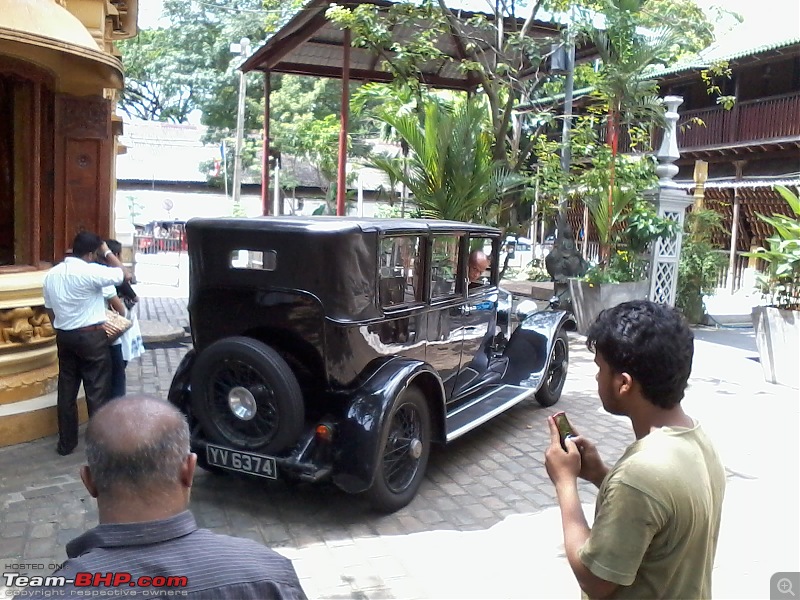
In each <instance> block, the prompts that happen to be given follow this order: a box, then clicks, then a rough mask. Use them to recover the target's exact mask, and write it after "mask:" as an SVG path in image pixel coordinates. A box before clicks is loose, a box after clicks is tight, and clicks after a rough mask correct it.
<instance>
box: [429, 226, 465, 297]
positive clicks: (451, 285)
mask: <svg viewBox="0 0 800 600" xmlns="http://www.w3.org/2000/svg"><path fill="white" fill-rule="evenodd" d="M458 246H459V238H458V237H457V236H451V235H448V236H436V237H434V238H433V244H432V246H431V281H430V284H431V299H433V300H436V299H437V298H446V297H447V296H453V295H455V294H456V290H457V287H458V286H457V281H458ZM461 289H464V288H463V287H462V288H461Z"/></svg>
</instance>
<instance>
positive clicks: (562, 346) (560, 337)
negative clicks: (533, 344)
mask: <svg viewBox="0 0 800 600" xmlns="http://www.w3.org/2000/svg"><path fill="white" fill-rule="evenodd" d="M568 368H569V341H568V339H567V332H566V331H564V330H563V329H561V330H559V332H558V334H557V335H556V338H555V340H553V348H552V349H551V350H550V357H549V360H548V364H547V372H546V373H545V376H544V381H542V386H541V387H540V388H539V391H537V392H536V401H537V402H538V403H539V404H541V405H542V406H552V405H553V404H555V403H556V402H558V400H559V398H561V392H562V391H563V389H564V383H565V382H566V381H567V371H568Z"/></svg>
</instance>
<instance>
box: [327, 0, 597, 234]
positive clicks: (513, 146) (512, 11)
mask: <svg viewBox="0 0 800 600" xmlns="http://www.w3.org/2000/svg"><path fill="white" fill-rule="evenodd" d="M583 3H584V2H573V4H583ZM569 4H570V3H568V2H566V1H562V0H558V1H556V0H541V1H537V2H535V3H533V4H532V5H527V6H525V7H521V6H518V5H517V4H515V3H497V4H496V5H495V6H496V7H497V11H496V14H495V15H492V18H487V17H486V16H484V15H476V16H474V17H473V18H471V19H470V21H469V22H468V23H467V24H466V25H465V23H464V22H462V21H461V20H460V19H459V18H458V15H457V14H456V12H455V11H453V10H451V9H449V8H448V7H447V6H446V5H445V2H444V0H438V1H436V2H433V1H430V0H428V1H425V2H422V3H421V4H417V3H411V2H407V3H398V4H395V5H392V6H390V7H388V8H386V7H381V8H379V7H377V6H375V5H370V4H362V5H358V6H356V7H354V8H348V7H344V6H334V7H332V8H331V9H330V10H329V11H328V16H329V17H330V18H331V19H332V20H333V21H334V23H336V24H337V25H339V26H340V27H342V28H348V29H350V30H351V31H352V33H353V45H354V46H357V47H362V48H366V49H368V50H369V51H370V52H372V53H374V54H376V55H377V56H378V57H379V60H381V62H382V64H383V65H384V67H385V68H386V69H387V70H389V72H391V73H392V74H393V75H394V77H395V81H396V82H397V84H398V85H399V86H400V87H401V88H403V89H407V90H411V92H412V96H417V99H416V103H417V104H420V103H421V102H420V98H421V97H422V96H423V93H422V87H423V86H422V84H421V82H420V80H421V73H422V69H423V65H424V64H425V63H428V62H430V61H431V60H439V61H451V62H453V63H455V65H456V66H457V68H458V69H459V71H460V72H461V73H462V74H464V75H467V74H469V75H470V76H471V77H472V78H473V79H474V81H475V83H476V84H477V85H478V86H479V87H478V90H479V92H480V93H481V94H482V95H483V96H484V98H485V99H486V104H487V106H488V111H489V123H490V128H489V134H490V142H491V147H490V151H491V156H492V159H493V160H494V161H497V162H499V163H502V164H503V165H504V167H505V168H506V169H507V170H508V171H510V172H515V173H520V174H524V173H526V172H527V171H528V168H529V166H530V163H531V158H532V152H533V146H534V140H533V139H532V137H531V135H530V130H529V129H528V128H526V127H524V126H523V123H522V120H521V119H517V118H514V108H515V107H516V106H517V105H518V104H519V103H520V102H521V101H527V100H528V99H529V98H531V97H532V96H533V95H534V94H535V93H536V90H538V89H539V88H540V86H541V85H542V83H543V82H544V81H546V80H547V75H546V74H545V70H544V66H545V61H546V58H547V56H548V55H549V54H550V52H551V44H552V43H553V42H554V41H556V42H557V41H558V36H554V38H551V39H542V38H540V37H538V36H536V37H535V36H533V35H532V31H533V26H534V23H535V20H536V19H537V18H543V17H542V14H541V12H542V10H543V9H549V10H564V9H566V8H568V6H569ZM523 11H524V12H523ZM520 15H525V17H524V18H520ZM498 23H502V24H503V26H502V28H499V27H498V26H497V24H498ZM409 27H412V28H414V30H415V32H416V35H414V36H412V37H411V39H410V40H409V41H407V42H405V43H398V42H396V41H394V40H393V32H394V31H396V30H401V29H403V28H409ZM452 39H455V40H456V45H457V46H458V47H459V48H461V49H462V54H461V56H460V57H457V58H452V57H446V56H444V55H443V54H442V52H441V50H440V48H441V47H443V45H444V43H445V42H447V43H449V42H450V41H451V40H452ZM529 202H530V198H529V195H526V194H524V193H523V191H522V190H518V191H517V192H516V193H514V194H511V195H508V196H506V197H505V198H504V199H503V201H502V202H501V203H500V206H499V207H498V208H499V210H498V217H499V223H500V224H501V225H502V226H505V227H510V228H512V229H517V228H519V224H520V221H521V220H523V219H522V217H521V215H522V214H523V213H524V212H525V209H524V206H525V205H526V204H528V203H529Z"/></svg>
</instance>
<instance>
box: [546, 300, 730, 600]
mask: <svg viewBox="0 0 800 600" xmlns="http://www.w3.org/2000/svg"><path fill="white" fill-rule="evenodd" d="M586 343H587V346H588V347H589V348H590V349H592V350H594V352H595V363H596V364H597V366H598V374H597V387H598V393H599V395H600V400H601V402H602V404H603V408H605V410H607V411H608V412H610V413H612V414H615V415H624V416H627V417H629V418H630V420H631V424H632V426H633V431H634V434H635V435H636V441H635V442H634V443H633V444H631V445H630V446H629V447H628V448H627V449H626V451H625V453H624V454H623V455H622V457H621V458H620V459H619V461H618V462H617V464H616V465H614V467H612V468H611V469H609V468H608V467H607V466H606V465H605V463H603V461H602V459H601V458H600V455H599V454H598V452H597V448H596V447H595V445H594V444H593V443H592V442H590V441H589V440H587V439H585V438H584V437H582V436H580V435H578V436H576V437H573V438H568V439H567V440H566V442H565V445H566V448H567V450H566V451H564V450H563V449H562V447H561V443H560V439H559V434H558V428H557V427H556V425H555V423H554V421H553V419H552V417H550V418H549V419H548V421H549V426H550V434H551V444H550V447H549V448H548V449H547V452H546V453H545V465H546V467H547V472H548V474H549V475H550V478H551V479H552V480H553V483H554V484H555V487H556V492H557V494H558V502H559V506H560V507H561V517H562V524H563V529H564V547H565V550H566V555H567V559H568V560H569V564H570V566H571V567H572V570H573V572H574V573H575V577H576V578H577V580H578V583H579V585H580V586H581V589H582V590H583V592H584V593H585V594H586V595H587V596H589V597H591V598H710V597H711V571H712V568H713V563H714V555H715V553H716V549H717V539H718V537H719V525H720V515H721V512H722V499H723V496H724V494H725V471H724V468H723V466H722V462H721V461H720V458H719V455H718V454H717V452H716V451H715V450H714V447H713V446H712V444H711V441H710V440H709V439H708V437H707V436H706V434H705V433H704V432H703V430H702V428H701V427H700V425H699V424H698V423H697V422H696V421H694V420H693V419H692V418H691V417H689V416H688V415H687V414H686V413H685V412H683V409H682V408H681V405H680V402H681V400H682V399H683V395H684V391H685V389H686V385H687V382H688V379H689V375H690V373H691V369H692V357H693V354H694V335H693V333H692V331H691V330H690V329H689V327H688V325H687V324H686V322H685V320H684V319H683V317H682V316H681V315H680V313H678V312H677V311H676V310H675V309H672V308H669V307H666V306H663V305H659V304H655V303H653V302H649V301H646V300H636V301H633V302H626V303H623V304H620V305H619V306H616V307H614V308H612V309H609V310H605V311H603V312H602V313H601V314H600V316H599V317H598V319H597V321H596V322H595V323H594V324H593V325H592V327H591V328H590V329H589V332H588V334H587V342H586ZM578 477H581V478H583V479H586V480H588V481H591V482H592V483H594V484H595V485H597V486H598V487H599V488H600V489H599V492H598V496H597V506H596V511H595V520H594V524H593V526H592V528H591V529H590V528H589V526H588V524H587V522H586V518H585V516H584V514H583V510H582V508H581V503H580V499H579V497H578V487H577V478H578Z"/></svg>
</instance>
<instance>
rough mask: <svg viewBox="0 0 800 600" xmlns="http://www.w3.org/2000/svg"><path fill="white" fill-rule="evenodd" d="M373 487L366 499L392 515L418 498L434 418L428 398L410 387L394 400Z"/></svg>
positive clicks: (377, 508)
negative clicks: (426, 399) (432, 417)
mask: <svg viewBox="0 0 800 600" xmlns="http://www.w3.org/2000/svg"><path fill="white" fill-rule="evenodd" d="M380 448H381V451H380V457H379V460H378V464H377V467H376V468H375V478H374V480H373V482H372V487H370V488H369V490H367V492H366V495H367V498H368V499H369V501H370V504H372V506H373V508H375V509H376V510H378V511H380V512H385V513H391V512H394V511H396V510H399V509H401V508H403V507H404V506H406V505H407V504H408V503H409V502H411V500H413V498H414V496H415V495H416V494H417V490H418V489H419V486H420V484H421V483H422V479H423V478H424V477H425V469H426V468H427V466H428V457H429V456H430V452H431V416H430V409H429V408H428V403H427V402H426V401H425V396H424V395H423V394H422V392H421V391H420V390H419V388H416V387H409V388H407V389H405V390H404V391H403V392H401V393H400V394H399V395H398V396H397V397H396V398H395V400H394V402H393V404H392V408H391V411H390V412H389V417H388V423H387V425H386V427H385V428H384V431H383V433H382V438H381V445H380Z"/></svg>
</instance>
